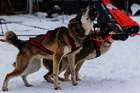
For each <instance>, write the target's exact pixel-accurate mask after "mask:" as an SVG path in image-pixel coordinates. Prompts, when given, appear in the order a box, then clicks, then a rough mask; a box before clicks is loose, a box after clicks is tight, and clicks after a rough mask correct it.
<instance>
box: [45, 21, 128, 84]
mask: <svg viewBox="0 0 140 93" xmlns="http://www.w3.org/2000/svg"><path fill="white" fill-rule="evenodd" d="M111 34H112V35H111ZM127 38H128V35H126V34H123V32H122V31H121V30H120V28H119V27H118V26H117V25H114V24H111V23H107V24H105V25H103V26H101V27H100V28H99V30H95V33H93V34H91V35H88V36H87V37H86V39H85V40H84V42H83V46H82V48H81V50H80V51H79V52H78V53H77V54H76V57H75V72H76V80H77V81H78V80H80V78H79V70H80V68H81V66H82V65H83V63H84V62H85V60H90V59H94V58H96V57H98V56H100V55H101V54H104V53H105V52H107V51H108V50H109V48H110V47H111V44H112V40H122V41H124V40H126V39H127ZM66 61H67V58H63V60H62V62H61V64H60V72H59V73H61V72H62V71H64V70H66V72H65V73H64V80H69V75H70V69H69V67H68V64H67V62H66ZM43 64H44V66H45V67H46V68H47V69H48V70H49V72H48V73H47V74H46V75H45V76H44V78H45V79H46V80H47V81H48V82H53V78H52V72H53V69H52V68H53V67H52V66H53V65H52V60H50V59H43ZM60 79H62V78H60Z"/></svg>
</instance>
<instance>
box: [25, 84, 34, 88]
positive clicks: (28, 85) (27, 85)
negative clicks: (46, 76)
mask: <svg viewBox="0 0 140 93" xmlns="http://www.w3.org/2000/svg"><path fill="white" fill-rule="evenodd" d="M25 86H26V87H32V86H33V85H31V84H26V85H25Z"/></svg>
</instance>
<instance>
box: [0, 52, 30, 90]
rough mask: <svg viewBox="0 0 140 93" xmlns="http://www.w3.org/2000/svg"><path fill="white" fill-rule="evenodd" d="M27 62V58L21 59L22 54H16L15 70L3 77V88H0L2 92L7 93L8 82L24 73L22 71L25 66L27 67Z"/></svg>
mask: <svg viewBox="0 0 140 93" xmlns="http://www.w3.org/2000/svg"><path fill="white" fill-rule="evenodd" d="M27 61H29V57H26V56H25V57H24V58H23V55H22V54H21V55H20V54H18V56H17V60H16V66H15V69H14V70H13V72H11V73H8V74H7V75H6V77H5V80H4V82H3V86H2V90H3V91H8V82H9V80H11V79H12V78H14V77H16V76H19V75H21V74H22V73H23V72H24V70H25V69H26V66H27ZM23 63H24V64H23Z"/></svg>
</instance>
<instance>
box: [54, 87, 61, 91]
mask: <svg viewBox="0 0 140 93" xmlns="http://www.w3.org/2000/svg"><path fill="white" fill-rule="evenodd" d="M54 90H62V88H61V87H55V88H54Z"/></svg>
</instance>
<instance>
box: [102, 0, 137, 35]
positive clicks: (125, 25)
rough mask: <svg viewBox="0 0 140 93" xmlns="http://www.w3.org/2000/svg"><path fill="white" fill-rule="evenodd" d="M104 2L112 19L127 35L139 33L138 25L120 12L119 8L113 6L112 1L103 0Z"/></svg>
mask: <svg viewBox="0 0 140 93" xmlns="http://www.w3.org/2000/svg"><path fill="white" fill-rule="evenodd" d="M102 2H103V5H104V6H105V8H106V9H107V11H108V12H109V14H110V15H111V16H112V18H113V19H114V20H115V21H116V22H117V23H118V24H119V25H120V26H121V28H122V29H123V30H124V31H125V32H126V33H130V34H134V33H138V32H139V25H138V23H137V22H135V21H134V20H133V19H131V18H130V17H129V16H128V15H127V14H125V13H124V12H122V11H121V10H119V9H118V8H117V7H115V6H114V5H112V3H111V1H110V0H102Z"/></svg>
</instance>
